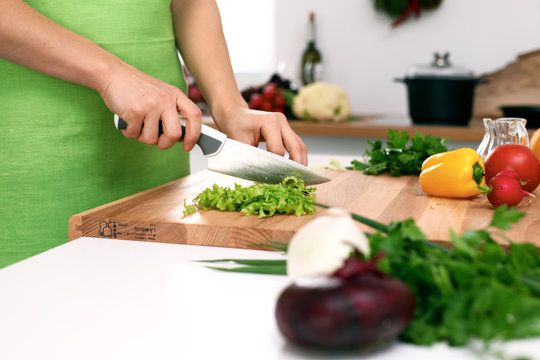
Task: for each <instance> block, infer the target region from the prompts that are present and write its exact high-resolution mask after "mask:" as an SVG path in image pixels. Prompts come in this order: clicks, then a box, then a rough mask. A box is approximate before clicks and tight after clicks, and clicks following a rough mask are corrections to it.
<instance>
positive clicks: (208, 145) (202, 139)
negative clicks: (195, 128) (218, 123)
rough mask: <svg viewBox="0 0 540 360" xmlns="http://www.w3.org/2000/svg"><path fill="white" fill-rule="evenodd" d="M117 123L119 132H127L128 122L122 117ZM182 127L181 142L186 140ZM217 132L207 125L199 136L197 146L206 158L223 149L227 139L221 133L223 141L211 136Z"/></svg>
mask: <svg viewBox="0 0 540 360" xmlns="http://www.w3.org/2000/svg"><path fill="white" fill-rule="evenodd" d="M115 123H116V128H117V129H118V130H125V129H127V127H128V124H127V122H125V121H124V119H122V118H121V117H118V121H115ZM143 126H144V125H143ZM181 126H182V136H181V137H180V139H179V140H184V135H185V133H186V127H185V126H184V125H181ZM216 132H218V131H217V130H215V129H212V128H210V127H208V126H206V125H203V126H202V130H201V136H199V140H197V145H199V147H200V148H201V150H202V153H203V154H204V155H205V156H209V155H212V154H214V153H217V152H218V151H219V149H220V148H221V145H222V144H223V143H224V142H225V139H226V138H227V137H226V136H225V134H222V133H219V132H218V133H219V134H221V135H222V136H220V137H221V138H222V139H218V138H216V137H215V135H214V136H211V134H213V133H214V134H215V133H216ZM162 134H163V123H162V122H161V121H160V122H159V135H162Z"/></svg>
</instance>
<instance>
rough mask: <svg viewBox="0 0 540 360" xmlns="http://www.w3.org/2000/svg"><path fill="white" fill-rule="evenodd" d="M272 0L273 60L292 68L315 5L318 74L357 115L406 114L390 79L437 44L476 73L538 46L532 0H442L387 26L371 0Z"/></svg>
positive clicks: (399, 89) (539, 18)
mask: <svg viewBox="0 0 540 360" xmlns="http://www.w3.org/2000/svg"><path fill="white" fill-rule="evenodd" d="M275 1H276V10H275V11H276V12H275V17H276V27H275V32H276V36H275V44H274V47H275V63H276V66H277V63H278V62H280V61H282V62H283V61H284V62H287V63H289V64H293V65H294V66H295V68H296V67H297V66H299V65H298V63H299V59H300V54H301V52H302V50H303V48H304V46H305V37H306V22H307V18H308V14H309V12H310V11H312V10H313V11H315V12H316V14H317V21H318V45H319V48H320V50H321V51H322V53H323V57H324V63H325V69H324V74H325V80H326V81H328V82H331V83H334V84H337V85H340V86H342V87H343V88H344V89H345V90H346V91H347V93H348V94H349V96H350V99H351V103H352V107H353V112H354V113H357V114H366V113H384V114H406V113H407V102H406V89H405V85H403V84H402V83H397V82H394V81H393V79H394V78H396V77H401V76H403V74H404V73H405V71H406V69H407V68H408V66H410V65H412V64H416V63H427V62H430V61H431V58H432V54H433V52H434V51H435V50H437V49H445V50H448V51H450V53H451V60H453V63H454V64H456V65H463V66H466V67H468V68H470V69H471V70H473V71H474V73H475V74H477V75H480V74H484V73H489V72H492V71H494V70H497V69H499V68H501V67H503V66H505V65H506V64H507V63H509V62H512V61H514V60H515V57H516V56H517V55H518V54H521V53H524V52H528V51H531V50H536V49H538V48H540V0H444V1H443V2H442V5H441V6H440V7H439V8H438V9H436V10H435V11H426V12H422V15H421V17H420V19H418V20H416V19H410V20H409V21H407V22H406V23H403V24H402V25H400V26H399V27H397V28H395V29H392V28H391V27H390V23H391V20H389V19H387V18H385V17H384V16H383V15H381V14H379V13H376V12H375V10H374V7H373V2H372V1H371V0H333V1H330V0H305V1H300V0H275Z"/></svg>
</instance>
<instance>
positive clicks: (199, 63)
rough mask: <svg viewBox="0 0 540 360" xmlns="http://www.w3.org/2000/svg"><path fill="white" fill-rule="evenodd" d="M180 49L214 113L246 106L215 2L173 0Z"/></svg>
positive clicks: (176, 33) (206, 0)
mask: <svg viewBox="0 0 540 360" xmlns="http://www.w3.org/2000/svg"><path fill="white" fill-rule="evenodd" d="M171 8H172V12H173V16H174V30H175V35H176V39H177V40H176V41H177V46H178V48H179V50H180V53H181V54H182V58H183V59H184V61H185V63H186V65H187V67H188V69H189V71H190V73H191V74H192V75H193V77H194V78H195V80H196V81H197V85H199V87H200V88H201V90H202V92H203V94H204V96H205V99H206V101H207V102H208V103H209V105H210V108H211V110H212V113H213V114H214V115H215V114H216V113H217V114H220V113H221V114H223V113H224V112H226V111H227V108H232V107H235V106H236V107H238V106H240V107H246V108H247V104H246V103H245V101H244V99H243V98H242V96H241V95H240V92H239V91H238V85H237V84H236V80H235V78H234V73H233V69H232V66H231V62H230V58H229V53H228V50H227V45H226V42H225V37H224V35H223V30H222V27H221V18H220V15H219V10H218V8H217V5H216V3H215V1H214V0H197V1H193V0H173V1H172V4H171Z"/></svg>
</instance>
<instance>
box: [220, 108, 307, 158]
mask: <svg viewBox="0 0 540 360" xmlns="http://www.w3.org/2000/svg"><path fill="white" fill-rule="evenodd" d="M213 118H214V121H215V122H216V125H217V126H218V128H219V129H220V130H221V131H223V132H225V133H226V134H227V135H228V136H229V137H230V138H232V139H235V140H238V141H241V142H244V143H247V144H250V145H253V146H257V145H258V144H259V142H260V141H262V140H263V139H264V140H265V141H266V149H267V150H268V151H270V152H273V153H275V154H278V155H282V156H283V155H284V153H285V151H284V150H287V152H288V153H289V157H290V158H291V160H294V161H296V162H299V163H300V164H303V165H307V147H306V145H305V144H304V142H303V141H302V139H301V138H300V137H299V136H298V135H297V134H296V133H295V132H294V131H293V130H292V129H291V127H290V125H289V122H288V121H287V118H286V117H285V115H283V114H282V113H279V112H266V111H258V110H251V109H249V108H247V106H245V107H243V106H242V107H236V108H231V109H228V110H227V112H226V113H224V114H213Z"/></svg>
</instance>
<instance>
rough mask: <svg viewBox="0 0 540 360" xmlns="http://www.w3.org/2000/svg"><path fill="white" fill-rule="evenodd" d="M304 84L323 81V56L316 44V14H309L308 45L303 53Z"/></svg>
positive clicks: (302, 72) (302, 70)
mask: <svg viewBox="0 0 540 360" xmlns="http://www.w3.org/2000/svg"><path fill="white" fill-rule="evenodd" d="M301 75H302V83H303V84H304V85H307V84H311V83H312V82H315V81H320V80H322V56H321V52H320V51H319V49H318V48H317V44H316V26H315V13H314V12H311V13H310V14H309V23H308V43H307V47H306V48H305V50H304V52H303V53H302V68H301Z"/></svg>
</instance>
